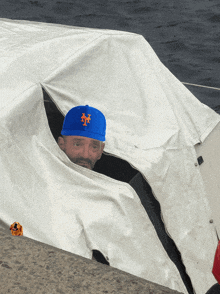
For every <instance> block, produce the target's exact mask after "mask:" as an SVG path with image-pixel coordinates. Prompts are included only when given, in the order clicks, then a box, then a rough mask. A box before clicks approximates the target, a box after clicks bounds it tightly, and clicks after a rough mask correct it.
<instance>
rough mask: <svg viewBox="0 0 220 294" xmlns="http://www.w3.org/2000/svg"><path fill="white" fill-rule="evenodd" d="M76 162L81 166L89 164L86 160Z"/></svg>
mask: <svg viewBox="0 0 220 294" xmlns="http://www.w3.org/2000/svg"><path fill="white" fill-rule="evenodd" d="M77 164H78V165H81V166H90V164H89V163H88V162H84V161H80V162H77Z"/></svg>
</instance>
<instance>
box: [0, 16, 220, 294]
mask: <svg viewBox="0 0 220 294" xmlns="http://www.w3.org/2000/svg"><path fill="white" fill-rule="evenodd" d="M0 36H1V38H0V75H1V76H0V120H1V125H0V134H1V135H0V141H1V149H0V170H1V183H0V193H1V203H0V218H1V221H2V223H4V224H5V226H6V227H7V226H8V227H9V226H10V224H12V223H13V222H14V221H18V222H19V223H21V224H22V226H23V228H24V235H25V236H27V237H29V238H33V239H35V240H38V241H41V242H45V243H47V244H50V245H53V246H56V247H58V248H61V249H64V250H67V251H70V252H73V253H76V254H79V255H82V256H84V257H87V258H91V257H92V249H97V250H99V251H101V252H102V253H103V255H104V256H105V257H106V258H108V260H109V262H110V265H111V266H113V267H116V268H119V269H121V270H124V271H126V272H129V273H132V274H134V275H136V276H139V277H142V278H145V279H147V280H150V281H153V282H155V283H159V284H161V285H164V286H168V287H170V288H171V289H175V290H179V291H182V292H183V293H187V291H186V288H185V286H184V284H183V282H182V280H181V278H180V275H179V273H178V271H177V269H176V267H175V266H174V264H173V263H172V261H171V260H170V259H169V258H168V255H167V253H166V251H165V250H164V248H163V246H162V245H161V243H160V241H159V239H158V237H157V234H156V232H155V229H154V227H153V225H152V223H151V221H150V220H149V218H148V216H147V214H146V212H145V210H144V208H143V206H142V205H141V202H140V200H139V198H138V196H137V194H136V192H135V191H134V190H133V189H132V188H131V186H130V185H128V184H126V183H122V182H120V181H116V180H113V179H111V178H109V177H107V176H104V175H101V174H98V173H96V172H94V171H90V170H88V169H85V168H83V167H80V166H77V165H75V164H74V163H72V162H70V160H69V159H68V158H67V156H66V155H65V154H64V153H63V152H62V151H61V150H60V149H59V147H58V145H57V143H56V141H55V140H54V138H53V136H52V134H51V132H50V129H49V126H48V121H47V117H46V113H45V109H44V103H43V94H42V87H43V88H44V89H45V90H46V92H47V93H48V94H49V95H50V97H51V98H52V99H53V101H54V102H55V104H56V105H57V107H58V109H59V110H60V111H61V112H62V114H63V115H65V114H66V113H67V112H68V110H69V109H70V108H72V107H73V106H77V105H85V104H88V105H91V106H93V107H95V108H98V109H99V110H100V111H102V112H103V113H104V115H105V117H106V121H107V136H106V147H105V151H106V152H108V153H110V154H112V155H114V156H117V157H120V158H122V159H124V160H126V161H128V162H129V163H130V164H131V165H132V166H134V167H135V168H136V169H137V170H139V171H140V172H141V173H142V174H143V175H144V177H145V179H146V180H147V181H148V183H149V184H150V185H151V187H152V190H153V192H154V195H155V196H156V198H157V199H158V201H159V202H160V205H161V210H162V213H163V217H164V222H165V226H166V228H167V231H168V232H169V234H170V235H171V237H172V238H173V240H174V241H175V243H176V245H177V247H178V249H179V250H180V252H181V255H182V259H183V262H184V265H185V267H186V270H187V273H188V274H189V276H190V278H191V280H192V284H193V287H194V288H195V290H196V293H198V294H203V293H204V292H205V291H207V290H208V289H209V288H210V287H211V286H212V285H213V284H214V283H215V279H214V277H213V276H212V273H211V268H212V262H213V256H214V253H215V249H216V236H215V232H214V230H213V229H212V228H210V226H209V225H210V224H209V218H210V215H211V209H210V207H209V203H208V200H207V196H206V193H205V190H204V185H203V180H202V177H201V174H200V171H199V169H198V167H197V166H195V163H196V162H197V156H196V152H195V147H194V145H195V144H197V143H199V142H203V141H204V140H205V138H206V137H207V136H208V135H209V133H211V132H212V130H213V129H214V128H215V126H216V125H217V124H218V122H219V121H220V117H219V115H217V114H216V113H215V112H214V111H212V110H211V109H210V108H208V107H207V106H205V105H203V104H201V103H200V102H199V101H198V100H197V99H196V98H195V97H194V96H193V95H192V94H191V93H190V92H189V91H188V90H187V89H186V88H185V87H184V86H183V85H182V84H181V83H180V81H178V80H177V79H176V78H175V77H174V76H173V75H172V74H171V73H170V72H169V70H168V69H167V68H165V67H164V65H163V64H162V63H161V62H160V60H159V59H158V57H157V56H156V54H155V53H154V51H153V50H152V48H151V47H150V45H149V44H148V43H147V42H146V40H145V39H144V38H143V37H142V36H140V35H137V34H132V33H126V32H120V31H109V30H97V29H87V28H79V27H68V26H59V25H53V24H44V23H34V22H23V21H17V22H16V21H10V20H5V19H2V20H1V21H0Z"/></svg>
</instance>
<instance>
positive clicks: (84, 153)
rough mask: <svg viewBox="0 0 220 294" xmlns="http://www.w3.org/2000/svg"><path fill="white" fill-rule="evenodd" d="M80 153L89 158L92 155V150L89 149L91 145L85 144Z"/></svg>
mask: <svg viewBox="0 0 220 294" xmlns="http://www.w3.org/2000/svg"><path fill="white" fill-rule="evenodd" d="M80 155H81V156H82V157H84V158H88V157H89V155H90V150H89V146H86V145H85V146H83V147H82V149H81V152H80Z"/></svg>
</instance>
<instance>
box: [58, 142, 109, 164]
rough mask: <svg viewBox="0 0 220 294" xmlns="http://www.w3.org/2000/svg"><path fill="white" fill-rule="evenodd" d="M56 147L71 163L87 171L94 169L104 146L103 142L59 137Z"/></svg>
mask: <svg viewBox="0 0 220 294" xmlns="http://www.w3.org/2000/svg"><path fill="white" fill-rule="evenodd" d="M58 145H59V147H60V149H61V150H63V151H64V152H65V153H66V155H67V156H68V157H69V159H70V160H71V161H72V162H73V163H75V164H78V165H81V166H83V167H86V168H88V169H93V168H94V166H95V163H96V161H97V160H99V159H100V158H101V156H102V152H103V149H104V146H105V144H104V143H103V142H100V141H98V140H95V139H91V138H87V137H82V136H64V138H63V137H59V138H58Z"/></svg>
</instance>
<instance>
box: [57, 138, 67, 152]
mask: <svg viewBox="0 0 220 294" xmlns="http://www.w3.org/2000/svg"><path fill="white" fill-rule="evenodd" d="M57 143H58V145H59V147H60V149H61V150H64V148H65V142H64V139H63V137H58V142H57Z"/></svg>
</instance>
